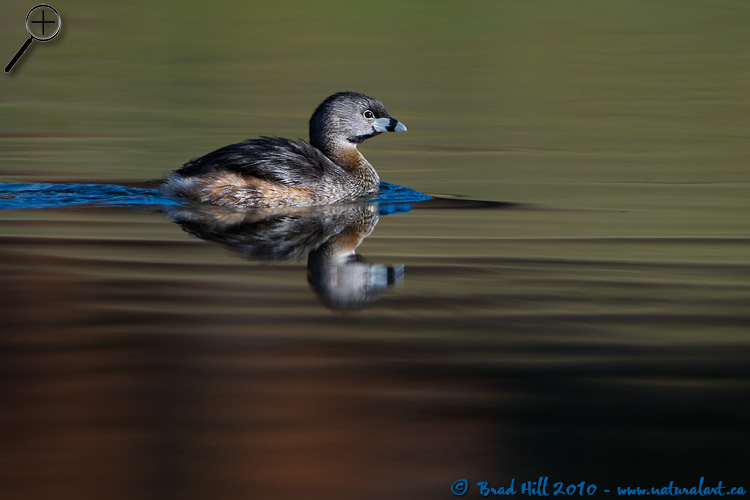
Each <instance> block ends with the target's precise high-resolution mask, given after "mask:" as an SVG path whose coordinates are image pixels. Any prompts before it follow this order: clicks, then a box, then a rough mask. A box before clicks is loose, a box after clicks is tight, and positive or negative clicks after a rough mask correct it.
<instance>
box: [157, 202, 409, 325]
mask: <svg viewBox="0 0 750 500" xmlns="http://www.w3.org/2000/svg"><path fill="white" fill-rule="evenodd" d="M166 213H167V215H168V216H169V218H170V219H171V220H172V221H173V222H175V223H177V224H180V225H181V226H182V229H183V230H185V231H186V232H188V233H189V234H191V235H193V236H197V237H198V238H201V239H204V240H208V241H214V242H217V243H220V244H222V245H223V246H225V247H227V248H229V249H230V250H232V251H234V252H237V253H239V254H240V255H241V256H242V257H243V258H244V259H248V260H261V261H270V262H285V261H295V260H300V259H303V258H305V257H307V281H308V283H309V284H310V286H311V288H312V289H313V291H314V292H315V293H316V294H317V295H318V296H319V297H320V299H321V300H322V301H323V304H324V305H325V306H327V307H329V308H331V309H334V310H356V309H363V308H365V307H368V306H371V305H372V304H374V303H375V302H376V301H377V300H378V299H379V298H380V296H381V295H382V294H383V293H385V291H386V290H387V289H388V287H389V286H391V285H393V284H397V283H399V282H401V281H402V279H403V275H404V266H403V265H395V266H386V265H383V264H372V263H369V262H365V261H364V259H363V258H362V256H361V255H359V254H357V253H356V248H357V247H358V246H359V244H360V243H361V242H362V240H363V239H364V238H366V237H367V236H368V235H369V234H370V233H372V231H373V229H374V228H375V225H376V224H377V223H378V220H379V215H378V214H379V206H378V204H377V203H356V204H346V205H327V206H320V207H309V208H298V209H293V210H288V211H284V212H277V211H255V212H238V211H233V210H231V209H227V208H223V207H217V206H213V205H184V206H177V207H170V208H168V209H167V210H166Z"/></svg>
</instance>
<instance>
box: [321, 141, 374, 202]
mask: <svg viewBox="0 0 750 500" xmlns="http://www.w3.org/2000/svg"><path fill="white" fill-rule="evenodd" d="M320 149H321V151H323V154H325V155H326V156H327V157H328V158H329V159H330V160H331V161H332V162H333V163H335V164H336V165H338V166H339V167H341V168H343V169H344V170H345V171H346V172H347V173H348V174H349V175H350V176H351V177H352V178H354V179H355V181H356V182H357V183H361V184H364V185H366V187H367V188H368V189H371V190H376V189H377V187H378V185H379V184H380V177H378V173H377V172H376V171H375V169H374V168H373V166H372V165H370V162H368V161H367V159H365V157H364V156H362V153H360V152H359V150H357V145H356V144H352V143H351V142H349V141H342V142H334V143H329V144H326V145H324V147H322V148H320Z"/></svg>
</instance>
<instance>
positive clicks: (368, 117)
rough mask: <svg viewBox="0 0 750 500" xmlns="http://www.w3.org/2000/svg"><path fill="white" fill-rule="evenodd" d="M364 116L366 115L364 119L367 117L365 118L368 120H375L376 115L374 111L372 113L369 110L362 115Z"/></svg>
mask: <svg viewBox="0 0 750 500" xmlns="http://www.w3.org/2000/svg"><path fill="white" fill-rule="evenodd" d="M362 114H363V115H364V117H365V118H367V119H368V120H370V119H372V118H375V113H373V112H372V111H370V110H369V109H368V110H367V111H365V112H364V113H362Z"/></svg>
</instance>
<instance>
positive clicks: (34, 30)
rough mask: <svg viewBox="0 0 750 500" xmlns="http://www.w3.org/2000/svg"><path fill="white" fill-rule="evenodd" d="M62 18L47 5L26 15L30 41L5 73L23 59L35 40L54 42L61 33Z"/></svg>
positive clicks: (14, 57) (24, 45)
mask: <svg viewBox="0 0 750 500" xmlns="http://www.w3.org/2000/svg"><path fill="white" fill-rule="evenodd" d="M61 26H62V18H61V17H60V13H59V12H57V10H55V8H54V7H50V6H49V5H46V4H41V5H37V6H36V7H34V8H33V9H31V10H30V11H29V13H28V14H26V31H27V32H28V33H29V39H28V40H26V41H25V42H24V44H23V45H22V46H21V48H20V49H18V52H16V55H15V56H13V59H11V60H10V62H9V63H8V65H7V66H6V67H5V72H6V73H8V72H10V70H11V69H13V66H14V65H15V64H16V62H17V61H18V60H19V59H20V58H21V56H22V55H23V53H24V52H26V49H28V48H29V45H31V42H32V41H33V40H39V41H40V42H47V41H49V40H52V39H53V38H55V37H56V36H57V34H58V33H59V32H60V27H61Z"/></svg>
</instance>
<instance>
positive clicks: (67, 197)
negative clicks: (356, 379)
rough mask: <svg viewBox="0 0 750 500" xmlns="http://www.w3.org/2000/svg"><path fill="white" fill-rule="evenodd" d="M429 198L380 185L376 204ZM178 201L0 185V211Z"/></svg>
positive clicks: (121, 192) (91, 189)
mask: <svg viewBox="0 0 750 500" xmlns="http://www.w3.org/2000/svg"><path fill="white" fill-rule="evenodd" d="M429 199H430V197H429V196H427V195H425V194H422V193H419V192H417V191H414V190H412V189H409V188H407V187H403V186H397V185H395V184H389V183H387V182H381V183H380V193H378V196H377V197H375V198H373V199H371V200H368V203H378V204H379V205H380V212H381V215H388V214H392V213H400V212H408V211H409V210H411V207H412V205H413V204H414V203H417V202H420V201H425V200H429ZM180 204H181V203H180V201H178V200H175V199H173V198H168V197H165V196H161V195H159V192H158V191H157V190H155V189H143V188H136V187H127V186H118V185H115V184H47V183H0V209H6V210H9V209H16V210H24V209H36V208H59V207H73V206H80V205H97V206H118V207H133V208H138V207H142V208H158V207H160V206H161V207H164V206H175V205H180Z"/></svg>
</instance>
